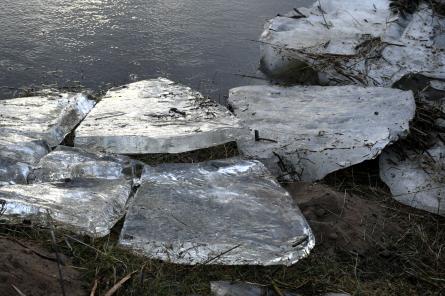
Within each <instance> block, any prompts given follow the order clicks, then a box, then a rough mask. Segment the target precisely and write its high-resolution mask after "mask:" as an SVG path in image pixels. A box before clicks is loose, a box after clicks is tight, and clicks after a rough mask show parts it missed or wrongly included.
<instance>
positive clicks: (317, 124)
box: [229, 86, 415, 181]
mask: <svg viewBox="0 0 445 296" xmlns="http://www.w3.org/2000/svg"><path fill="white" fill-rule="evenodd" d="M229 104H230V105H231V106H232V107H233V110H234V113H235V114H236V116H237V117H238V118H239V119H240V120H241V122H242V124H244V125H245V126H247V127H249V128H250V130H251V132H252V135H251V137H250V138H249V139H242V140H240V141H239V142H238V148H239V149H240V151H241V152H242V153H243V154H244V155H246V156H248V157H252V158H255V159H258V160H261V161H262V162H263V163H265V164H266V166H267V167H268V168H269V169H270V170H271V171H272V172H273V173H274V174H276V175H278V176H280V177H283V178H291V179H297V180H301V181H315V180H320V179H322V178H323V177H325V176H326V175H327V174H329V173H331V172H334V171H337V170H340V169H343V168H346V167H348V166H352V165H354V164H358V163H360V162H363V161H365V160H368V159H372V158H375V157H376V156H378V155H379V154H380V152H381V151H382V149H383V148H384V147H385V146H387V145H388V144H389V143H391V142H394V141H396V140H397V139H399V138H401V137H403V136H405V135H407V133H408V130H409V122H410V120H411V119H412V118H413V117H414V113H415V102H414V98H413V95H412V93H411V92H406V91H401V90H396V89H389V88H378V87H370V88H363V87H358V86H331V87H321V86H311V87H306V86H295V87H280V86H246V87H240V88H235V89H232V90H231V91H230V95H229Z"/></svg>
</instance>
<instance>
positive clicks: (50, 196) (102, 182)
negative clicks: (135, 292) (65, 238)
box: [0, 146, 138, 237]
mask: <svg viewBox="0 0 445 296" xmlns="http://www.w3.org/2000/svg"><path fill="white" fill-rule="evenodd" d="M137 165H138V164H137V163H135V162H133V161H132V160H130V159H129V158H128V157H125V156H112V155H103V154H93V153H88V152H85V151H82V150H81V149H77V148H70V147H63V146H59V147H58V148H57V149H56V150H55V151H53V152H51V153H49V154H48V155H46V156H44V157H43V158H42V159H41V160H40V162H39V163H38V165H36V167H35V168H34V170H33V171H32V172H31V173H30V175H29V179H28V180H29V181H30V182H33V184H30V185H7V186H3V187H0V200H2V201H3V202H4V203H5V209H6V211H5V212H4V213H3V215H2V219H3V218H4V219H7V220H9V221H11V222H21V221H23V220H30V221H32V222H33V223H36V224H41V223H43V224H47V223H50V222H54V223H55V224H57V225H58V226H60V227H62V228H66V229H69V230H73V231H76V232H79V233H81V234H88V235H90V236H94V237H101V236H105V235H107V234H108V233H109V231H110V229H111V228H112V227H113V225H114V224H115V223H116V222H117V221H118V220H119V219H120V218H122V217H123V215H124V214H125V207H126V202H127V199H128V198H129V196H130V193H131V192H132V182H133V180H134V179H135V178H137V176H136V175H135V174H136V173H135V172H136V170H137Z"/></svg>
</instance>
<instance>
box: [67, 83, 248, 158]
mask: <svg viewBox="0 0 445 296" xmlns="http://www.w3.org/2000/svg"><path fill="white" fill-rule="evenodd" d="M241 133H242V129H241V128H240V126H239V123H238V120H237V119H236V118H235V117H234V116H233V115H232V114H231V113H230V112H229V111H228V110H227V109H226V108H225V107H223V106H220V105H218V104H216V103H213V102H211V101H210V100H209V99H206V98H204V97H203V96H202V95H201V94H200V93H199V92H196V91H193V90H192V89H190V88H189V87H186V86H182V85H180V84H176V83H174V82H172V81H170V80H168V79H164V78H158V79H152V80H144V81H139V82H135V83H131V84H128V85H124V86H122V87H118V88H114V89H111V90H110V91H108V92H107V94H106V95H105V97H104V98H103V99H102V100H101V101H100V102H99V103H98V104H97V106H96V107H95V108H94V109H93V111H91V113H90V114H89V115H88V116H87V118H86V119H85V120H84V121H83V122H82V123H81V125H80V126H79V127H78V128H77V129H76V137H75V140H74V143H75V146H77V147H82V148H85V149H88V150H95V151H106V152H112V153H119V154H146V153H181V152H187V151H191V150H196V149H201V148H208V147H212V146H217V145H220V144H224V143H228V142H231V141H236V140H237V138H238V137H239V135H240V134H241Z"/></svg>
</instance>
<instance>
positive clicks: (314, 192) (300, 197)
mask: <svg viewBox="0 0 445 296" xmlns="http://www.w3.org/2000/svg"><path fill="white" fill-rule="evenodd" d="M285 187H286V189H287V190H288V191H289V192H290V193H291V195H292V196H293V197H294V199H295V201H296V202H297V204H298V205H299V207H300V209H301V211H302V212H303V214H304V216H305V217H306V219H307V220H308V222H309V224H310V226H311V228H312V230H313V232H314V234H315V237H316V244H317V248H319V249H321V250H323V251H332V252H336V251H338V250H343V251H347V252H353V253H357V254H359V255H365V254H366V253H368V252H370V251H374V250H376V246H381V247H383V248H384V246H385V242H386V241H388V240H390V238H391V237H394V236H395V235H397V234H399V233H401V232H402V229H400V226H399V225H398V224H396V223H385V222H386V221H387V217H388V213H387V208H386V207H385V206H384V205H383V204H382V203H381V202H378V201H373V200H368V199H363V198H361V197H359V196H354V195H350V194H348V193H344V194H342V193H340V192H337V191H333V190H332V189H330V188H329V187H327V186H325V185H319V184H307V183H289V184H285Z"/></svg>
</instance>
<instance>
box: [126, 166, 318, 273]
mask: <svg viewBox="0 0 445 296" xmlns="http://www.w3.org/2000/svg"><path fill="white" fill-rule="evenodd" d="M119 244H120V245H121V246H123V247H125V248H128V249H131V250H133V251H134V252H136V253H139V254H143V255H146V256H148V257H151V258H156V259H160V260H164V261H168V262H173V263H178V264H191V265H194V264H227V265H292V264H294V263H296V262H297V261H298V260H299V259H301V258H303V257H305V256H307V255H308V254H309V252H310V250H311V249H312V248H313V246H314V236H313V234H312V231H311V229H310V227H309V225H308V224H307V222H306V220H305V218H304V217H303V215H302V214H301V212H300V210H299V209H298V207H297V206H296V205H295V204H294V203H293V201H292V198H291V197H290V195H289V193H288V192H287V191H286V190H284V189H283V188H282V187H281V186H280V185H279V184H278V183H277V182H276V181H275V180H274V178H273V177H272V176H271V175H270V173H269V172H268V170H267V169H266V168H265V167H264V166H263V165H262V164H261V163H260V162H258V161H247V160H239V159H228V160H220V161H209V162H204V163H199V164H165V165H161V166H159V167H147V168H146V169H145V171H144V174H143V177H142V185H141V187H140V188H139V190H138V191H137V193H136V196H135V198H134V200H133V202H132V203H131V205H130V208H129V210H128V214H127V216H126V219H125V223H124V226H123V229H122V232H121V236H120V239H119Z"/></svg>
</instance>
